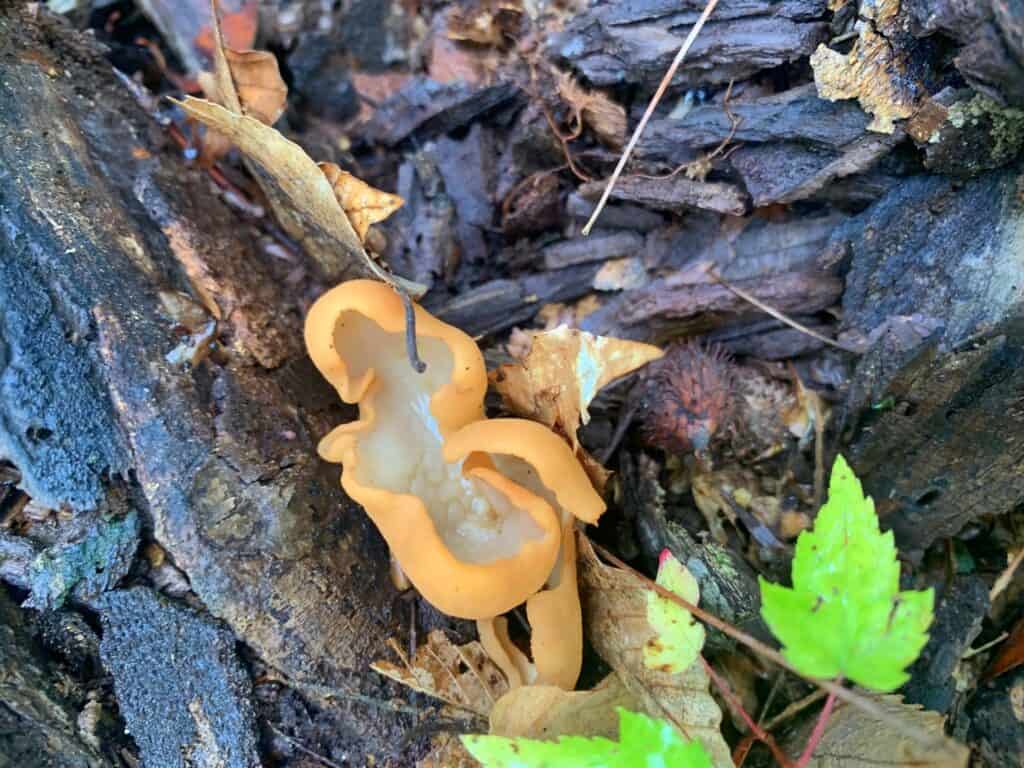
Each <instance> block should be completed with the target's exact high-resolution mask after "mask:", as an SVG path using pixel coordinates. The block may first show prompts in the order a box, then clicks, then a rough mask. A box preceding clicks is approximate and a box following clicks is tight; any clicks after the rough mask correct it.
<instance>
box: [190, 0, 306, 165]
mask: <svg viewBox="0 0 1024 768" xmlns="http://www.w3.org/2000/svg"><path fill="white" fill-rule="evenodd" d="M210 13H211V15H212V20H213V21H212V24H211V27H210V30H211V40H210V44H211V53H212V55H213V71H212V72H200V73H199V75H198V77H197V80H198V81H199V85H200V87H201V88H202V89H203V93H204V94H205V95H206V98H208V99H210V100H211V101H213V102H216V103H217V104H220V105H221V106H222V107H227V108H228V109H230V110H231V111H232V112H239V113H243V114H247V115H252V116H253V117H255V118H256V119H257V120H259V121H260V122H262V123H265V124H266V125H273V124H274V123H275V122H277V119H278V118H279V117H280V116H281V113H282V112H284V108H285V105H286V103H287V101H288V86H286V85H285V83H284V80H282V79H281V72H280V70H279V69H278V66H277V58H276V57H275V56H274V54H272V53H269V52H268V51H251V50H241V51H239V50H234V49H232V48H229V47H228V46H227V45H225V43H224V32H223V31H222V24H223V21H222V20H221V18H220V15H219V13H218V9H217V3H216V0H211V3H210ZM225 18H226V17H225ZM230 148H231V142H230V140H229V139H228V138H227V137H226V136H224V135H222V134H218V133H216V132H214V131H212V130H209V131H208V132H207V136H206V140H205V142H204V144H203V156H204V159H205V160H206V161H208V162H213V161H215V160H217V159H218V158H219V157H222V156H223V155H224V154H226V153H227V151H228V150H229V149H230Z"/></svg>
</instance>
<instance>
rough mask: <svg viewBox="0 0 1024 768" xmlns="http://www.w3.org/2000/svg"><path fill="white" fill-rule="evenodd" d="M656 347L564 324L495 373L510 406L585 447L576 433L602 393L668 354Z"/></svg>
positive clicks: (539, 336)
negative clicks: (594, 333) (601, 391)
mask: <svg viewBox="0 0 1024 768" xmlns="http://www.w3.org/2000/svg"><path fill="white" fill-rule="evenodd" d="M662 354H663V353H662V351H661V350H660V349H658V347H655V346H653V345H651V344H641V343H639V342H635V341H625V340H623V339H612V338H608V337H605V336H594V335H592V334H589V333H586V332H584V331H579V330H574V329H571V328H568V327H567V326H561V327H559V328H556V329H555V330H553V331H542V332H539V333H535V334H533V343H532V345H531V347H530V351H529V352H528V353H527V354H526V356H525V357H524V358H522V359H521V360H520V361H518V362H515V363H511V364H509V365H503V366H501V367H499V368H498V369H497V370H495V371H494V372H492V373H491V380H492V382H493V383H494V387H495V389H496V390H497V391H498V392H499V393H500V394H501V397H502V399H503V400H504V402H505V405H506V407H508V408H509V410H511V411H513V412H514V413H516V414H518V415H520V416H524V417H526V418H529V419H533V420H535V421H539V422H541V423H542V424H546V425H547V426H549V427H554V428H556V429H558V430H559V431H561V432H562V433H563V434H564V435H565V436H566V437H568V438H569V440H570V441H571V442H572V444H573V447H574V448H578V447H579V441H578V440H577V439H576V431H577V430H578V429H579V427H580V425H581V424H586V423H587V422H588V421H589V420H590V414H589V413H588V411H587V408H588V406H589V405H590V402H591V401H592V400H593V399H594V396H595V395H597V393H598V391H599V390H600V389H601V388H602V387H604V386H606V385H607V384H609V383H611V382H612V381H614V380H615V379H618V378H620V377H622V376H625V375H626V374H627V373H630V372H632V371H635V370H636V369H637V368H640V367H641V366H643V365H645V364H647V363H649V362H650V361H652V360H656V359H658V358H659V357H661V356H662Z"/></svg>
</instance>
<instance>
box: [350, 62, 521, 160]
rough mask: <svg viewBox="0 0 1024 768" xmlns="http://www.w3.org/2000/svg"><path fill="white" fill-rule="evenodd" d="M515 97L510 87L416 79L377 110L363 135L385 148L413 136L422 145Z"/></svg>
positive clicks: (517, 93)
mask: <svg viewBox="0 0 1024 768" xmlns="http://www.w3.org/2000/svg"><path fill="white" fill-rule="evenodd" d="M518 96H519V89H518V88H517V87H516V86H515V85H514V84H512V83H499V84H498V85H487V86H481V87H477V86H472V85H468V84H466V83H450V84H442V83H438V82H436V81H434V80H430V79H428V78H425V77H417V78H413V79H411V80H410V81H409V82H408V83H407V84H406V85H405V86H403V87H402V89H401V90H399V91H398V93H396V94H395V95H394V96H392V97H391V98H390V99H388V100H387V101H386V102H384V103H383V104H381V105H380V107H378V108H377V110H376V111H375V112H374V113H373V117H371V118H370V122H369V125H367V126H366V130H365V131H364V133H365V134H366V135H368V136H372V137H373V139H374V141H375V142H376V143H379V144H384V145H386V146H395V145H396V144H400V143H401V142H402V141H404V140H405V139H407V138H409V137H410V136H413V135H415V136H416V138H417V139H419V140H421V141H422V140H423V139H428V138H432V137H434V136H440V135H441V134H444V133H447V132H448V131H453V130H455V129H456V128H461V127H463V126H466V125H468V124H469V123H471V122H472V121H473V120H474V119H476V118H477V117H480V116H481V115H483V114H485V113H487V112H489V111H491V110H492V109H496V108H498V107H502V106H506V105H508V104H510V103H511V102H513V101H514V100H515V99H516V98H517V97H518Z"/></svg>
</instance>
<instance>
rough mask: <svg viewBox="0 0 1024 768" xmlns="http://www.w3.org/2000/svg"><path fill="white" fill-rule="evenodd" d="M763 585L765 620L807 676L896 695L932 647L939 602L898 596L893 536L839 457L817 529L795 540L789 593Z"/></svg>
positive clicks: (924, 595)
mask: <svg viewBox="0 0 1024 768" xmlns="http://www.w3.org/2000/svg"><path fill="white" fill-rule="evenodd" d="M760 581H761V615H762V616H764V619H765V621H766V622H767V623H768V626H769V627H770V628H771V630H772V632H774V633H775V636H776V637H778V638H779V640H781V641H782V644H783V649H782V652H783V654H784V655H785V656H786V658H787V659H788V660H789V662H790V663H791V664H793V666H794V667H796V668H797V670H799V671H800V672H801V673H802V674H804V675H806V676H808V677H818V678H834V677H837V676H840V675H842V676H843V677H845V678H846V679H848V680H852V681H853V682H855V683H858V684H860V685H863V686H865V687H867V688H873V689H874V690H878V691H892V690H894V689H896V688H898V687H899V686H901V685H902V684H903V683H905V682H906V681H907V679H908V677H909V676H908V675H907V674H906V672H905V671H904V670H905V669H906V667H907V666H908V665H909V664H911V663H912V662H913V661H914V659H916V658H917V655H918V654H919V653H920V652H921V649H922V648H923V647H924V644H925V643H926V642H927V641H928V631H927V630H928V627H929V625H930V624H931V622H932V606H933V603H934V594H933V592H932V590H930V589H929V590H926V591H923V592H921V591H904V592H901V591H900V588H899V586H900V567H899V563H898V562H897V561H896V545H895V544H894V542H893V536H892V532H891V531H888V532H886V533H882V532H881V531H880V530H879V527H878V517H877V515H876V514H875V505H874V502H873V501H872V500H871V499H870V498H867V497H865V496H864V492H863V490H862V489H861V484H860V481H859V480H858V479H857V477H856V476H855V475H854V474H853V470H851V469H850V467H849V465H848V464H847V463H846V460H845V459H843V457H842V456H837V457H836V461H835V464H834V465H833V467H832V478H831V480H830V482H829V496H828V502H827V503H826V504H825V506H823V507H822V508H821V511H820V512H819V513H818V517H817V519H816V520H815V521H814V530H813V531H804V532H803V533H801V534H800V538H799V539H798V540H797V543H796V556H795V557H794V558H793V588H792V589H789V588H787V587H782V586H780V585H778V584H772V583H771V582H769V581H765V580H764V579H763V578H762V579H761V580H760Z"/></svg>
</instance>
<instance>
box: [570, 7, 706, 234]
mask: <svg viewBox="0 0 1024 768" xmlns="http://www.w3.org/2000/svg"><path fill="white" fill-rule="evenodd" d="M716 5H718V0H708V4H707V5H705V6H704V11H703V13H701V15H700V18H699V19H697V22H696V23H695V24H694V25H693V29H691V30H690V34H688V35H687V36H686V39H685V40H684V41H683V44H682V45H681V46H680V48H679V53H677V54H676V57H675V58H674V59H672V64H670V65H669V68H668V71H667V72H666V73H665V76H664V77H663V78H661V82H660V83H658V90H656V91H655V92H654V96H652V97H651V102H650V104H648V105H647V109H646V110H645V111H644V114H643V117H641V118H640V122H639V123H638V124H637V126H636V129H635V130H634V131H633V135H632V136H630V137H629V143H628V144H627V145H626V148H625V149H624V150H623V151H622V157H620V158H619V162H618V164H617V165H616V166H615V170H614V171H612V175H611V178H609V179H608V183H607V184H606V185H605V187H604V192H602V193H601V199H600V200H598V202H597V207H596V208H595V209H594V212H593V213H592V214H590V219H589V220H588V221H587V225H586V226H585V227H583V234H584V235H589V234H590V230H591V228H593V226H594V223H595V222H596V221H597V217H598V216H600V215H601V211H602V210H604V207H605V205H607V204H608V198H609V196H610V195H611V193H612V188H613V187H614V186H615V182H616V181H618V179H619V176H621V175H622V170H623V169H624V168H625V167H626V162H627V161H628V160H629V156H630V155H632V154H633V150H634V149H635V148H636V145H637V142H638V141H640V136H641V134H642V133H643V132H644V128H646V127H647V123H648V122H649V121H650V119H651V115H653V114H654V110H655V108H656V107H657V106H658V102H660V101H661V97H662V96H664V95H665V91H667V90H668V86H669V84H670V83H671V82H672V78H673V77H675V75H676V70H678V69H679V65H680V64H682V63H683V59H685V58H686V54H687V53H689V51H690V47H691V46H692V45H693V41H694V40H696V39H697V35H699V34H700V31H701V30H702V29H704V24H705V23H706V22H707V20H708V17H710V16H711V12H712V11H713V10H715V6H716Z"/></svg>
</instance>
